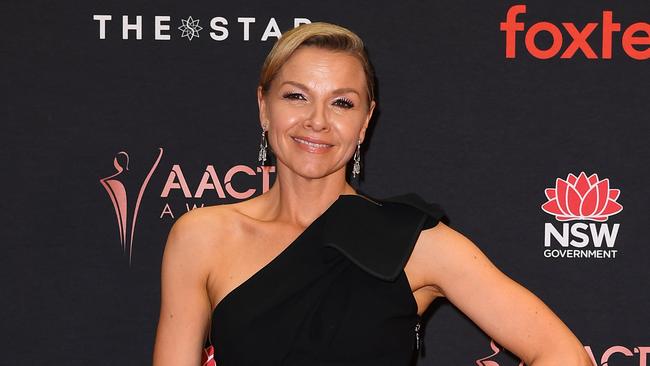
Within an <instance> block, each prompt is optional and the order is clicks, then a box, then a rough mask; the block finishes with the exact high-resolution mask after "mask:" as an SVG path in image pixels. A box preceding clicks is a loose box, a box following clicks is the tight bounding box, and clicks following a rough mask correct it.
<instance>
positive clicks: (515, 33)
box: [499, 4, 650, 60]
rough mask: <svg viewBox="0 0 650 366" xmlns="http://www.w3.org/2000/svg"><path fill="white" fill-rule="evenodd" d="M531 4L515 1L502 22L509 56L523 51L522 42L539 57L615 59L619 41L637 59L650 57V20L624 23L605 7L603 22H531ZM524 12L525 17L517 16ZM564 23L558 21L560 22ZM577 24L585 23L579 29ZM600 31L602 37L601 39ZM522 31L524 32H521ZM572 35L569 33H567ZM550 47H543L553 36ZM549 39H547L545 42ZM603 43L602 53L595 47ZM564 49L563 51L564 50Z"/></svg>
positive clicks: (628, 53)
mask: <svg viewBox="0 0 650 366" xmlns="http://www.w3.org/2000/svg"><path fill="white" fill-rule="evenodd" d="M526 11H527V7H526V5H525V4H518V5H512V6H511V7H510V8H509V9H508V11H507V13H506V19H505V21H503V22H501V23H500V24H499V25H500V27H499V29H500V30H501V31H503V32H505V46H506V47H505V53H506V55H505V56H506V58H517V57H518V56H520V55H521V53H522V52H521V50H519V52H518V46H522V45H521V40H522V37H523V41H524V42H523V43H524V44H523V46H525V47H523V48H524V49H525V51H526V52H528V54H530V55H531V56H533V57H535V58H537V59H542V60H545V59H550V58H553V57H556V56H558V55H559V58H561V59H570V58H573V57H575V56H576V55H581V56H578V57H585V58H587V59H592V60H593V59H598V58H601V59H611V58H612V57H613V56H612V45H613V44H619V43H620V45H621V47H622V48H623V51H624V53H625V55H627V56H628V57H630V58H632V59H634V60H648V59H650V24H648V23H646V22H636V23H632V24H630V25H621V23H618V22H616V21H615V20H614V11H612V10H604V11H603V12H602V18H601V19H600V22H586V23H585V20H582V19H580V20H578V21H577V22H567V21H566V19H560V20H558V21H555V22H547V21H542V22H537V23H534V24H530V25H529V24H528V23H527V22H526V20H525V18H524V17H525V14H526ZM518 16H521V18H520V19H522V20H521V21H518V20H517V17H518ZM558 23H559V24H561V25H557V24H558ZM576 24H584V26H583V27H582V29H579V28H578V26H576ZM597 33H600V36H601V38H600V39H597V37H598V34H597ZM519 34H521V36H520V35H519ZM566 36H568V37H566ZM549 37H550V45H549V46H548V47H544V46H545V44H543V46H541V47H540V43H541V42H539V41H540V39H541V40H542V41H544V40H546V39H549ZM544 43H547V42H544ZM594 46H596V47H595V48H596V50H598V49H599V47H600V54H597V53H596V51H594ZM560 51H562V52H561V53H560Z"/></svg>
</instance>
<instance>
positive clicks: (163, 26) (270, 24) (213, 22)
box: [93, 14, 311, 41]
mask: <svg viewBox="0 0 650 366" xmlns="http://www.w3.org/2000/svg"><path fill="white" fill-rule="evenodd" d="M93 20H94V21H96V22H97V26H98V32H97V35H98V37H99V39H106V38H107V36H106V30H107V29H110V28H111V27H114V26H115V25H114V24H113V22H114V21H113V16H112V15H110V14H94V15H93ZM145 20H148V19H145ZM145 20H143V18H142V15H136V16H133V17H129V16H128V15H122V16H121V23H122V24H121V27H120V30H121V31H122V32H121V33H122V39H124V40H128V39H136V40H141V39H142V32H143V29H145V30H147V32H150V30H152V32H151V33H150V34H151V35H152V36H153V39H154V40H156V41H169V40H171V39H172V35H173V34H178V35H180V38H185V39H187V40H188V41H192V40H193V39H197V38H199V39H200V38H205V37H201V31H202V30H203V28H205V27H206V26H207V27H209V28H210V30H209V31H208V36H209V37H210V38H209V39H211V40H213V41H223V40H226V39H228V37H229V36H230V34H231V33H233V32H241V39H242V40H243V41H249V40H250V39H251V30H253V31H257V32H259V30H258V29H260V30H261V28H260V27H261V26H259V25H257V24H256V23H257V19H256V18H255V17H238V18H237V19H236V21H233V20H232V19H231V20H230V21H229V20H228V19H227V18H224V17H212V18H211V19H209V20H208V21H207V24H204V23H201V19H199V18H194V17H192V16H188V17H187V18H186V19H180V21H176V20H174V21H172V17H171V16H169V15H156V16H154V17H153V21H151V20H148V21H146V22H145ZM232 23H235V24H232ZM264 23H265V25H264V26H263V27H264V28H263V29H264V32H262V35H261V36H260V38H259V40H260V41H267V40H268V39H269V38H272V37H273V38H274V39H278V38H280V36H281V35H282V32H281V31H280V27H279V26H278V22H277V21H276V20H275V18H270V19H269V20H268V21H265V22H264ZM292 23H293V26H294V28H295V27H297V26H299V25H301V24H308V23H311V21H310V20H309V19H307V18H293V22H292ZM201 24H203V25H201ZM173 28H175V32H174V33H171V29H173ZM204 32H205V31H204Z"/></svg>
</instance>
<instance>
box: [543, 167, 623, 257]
mask: <svg viewBox="0 0 650 366" xmlns="http://www.w3.org/2000/svg"><path fill="white" fill-rule="evenodd" d="M544 193H545V194H546V198H547V199H548V201H547V202H546V203H544V204H543V205H542V207H541V208H542V210H544V212H546V213H548V214H551V215H553V216H554V217H555V219H556V220H557V221H559V222H560V225H557V224H554V223H551V222H547V223H545V224H544V247H545V249H544V256H545V257H547V258H616V253H617V250H616V249H614V244H615V242H616V236H617V235H618V229H619V227H620V224H618V223H615V224H609V223H608V221H609V218H610V217H611V216H613V215H615V214H617V213H619V212H621V211H622V210H623V206H621V204H620V203H618V202H617V200H618V198H619V196H620V194H621V191H620V190H618V189H613V188H610V187H609V179H608V178H605V179H599V178H598V175H597V174H592V175H590V176H589V177H587V174H585V172H581V173H580V174H579V175H578V176H577V177H576V176H575V175H573V174H569V175H568V176H567V178H566V179H561V178H557V179H556V180H555V187H554V188H547V189H546V190H545V191H544ZM576 221H577V222H576ZM603 244H604V246H603ZM558 245H559V247H560V248H556V249H551V248H552V247H555V246H558Z"/></svg>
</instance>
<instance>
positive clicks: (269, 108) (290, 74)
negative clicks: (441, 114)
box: [153, 23, 591, 366]
mask: <svg viewBox="0 0 650 366" xmlns="http://www.w3.org/2000/svg"><path fill="white" fill-rule="evenodd" d="M374 89H375V88H374V75H373V72H372V68H371V66H370V62H369V60H368V57H367V54H366V52H365V50H364V46H363V43H362V41H361V39H360V38H359V37H358V36H357V35H356V34H354V33H352V32H351V31H349V30H347V29H345V28H342V27H339V26H336V25H333V24H327V23H312V24H306V25H301V26H300V27H298V28H295V29H293V30H290V31H288V32H286V33H285V34H284V35H283V36H282V38H281V39H279V40H278V41H277V43H276V44H275V46H274V47H273V49H272V50H271V52H270V53H269V55H268V57H267V58H266V61H265V62H264V65H263V68H262V72H261V77H260V83H259V87H258V89H257V99H258V106H259V118H260V126H261V129H262V139H263V142H262V144H261V150H260V158H261V159H265V155H266V152H267V151H266V149H270V150H272V151H273V153H274V154H275V156H276V159H277V162H276V174H277V175H276V180H275V182H274V184H273V186H272V187H271V188H270V189H269V190H268V191H267V192H265V193H264V194H262V195H260V196H257V197H254V198H252V199H249V200H246V201H243V202H239V203H234V204H226V205H219V206H213V207H205V208H200V209H196V210H193V211H191V212H189V213H187V214H185V215H183V216H182V217H180V218H179V219H178V220H177V221H176V223H175V224H174V225H173V227H172V229H171V232H170V233H169V237H168V240H167V244H166V248H165V253H164V257H163V263H162V300H161V308H160V319H159V323H158V329H157V334H156V342H155V348H154V355H153V358H154V365H155V366H196V365H199V364H200V359H201V351H202V349H203V347H204V345H205V342H206V338H207V339H208V341H209V343H210V344H213V345H214V347H215V354H214V360H215V361H216V364H217V365H219V366H231V365H235V366H248V365H251V366H252V365H264V366H270V365H287V366H293V365H295V366H298V365H300V366H304V365H339V366H344V365H349V366H352V365H354V366H359V365H369V366H370V365H372V366H380V365H393V366H396V365H404V366H406V365H409V364H410V363H411V362H412V360H413V358H414V357H415V351H416V350H417V348H418V347H419V345H420V343H421V334H420V332H419V328H420V326H421V324H420V316H421V315H422V313H423V312H424V311H425V310H426V309H427V307H428V306H429V305H430V304H431V302H432V301H433V300H435V299H436V298H438V297H446V298H448V299H449V301H451V302H452V303H453V304H454V305H455V306H457V307H458V309H460V310H461V311H462V312H463V313H465V314H466V315H467V316H468V317H469V318H470V319H472V320H473V321H474V322H475V323H476V324H477V325H478V326H479V327H480V328H481V329H483V330H484V331H485V332H486V333H487V334H488V335H489V336H490V337H492V338H493V339H494V340H496V341H497V342H498V343H500V344H501V345H503V346H504V347H506V348H508V349H509V350H511V351H512V352H514V353H515V354H516V355H517V356H519V357H520V358H521V359H522V360H523V361H524V362H525V363H526V364H527V365H529V366H543V365H548V366H558V365H562V366H569V365H575V366H587V365H591V363H590V361H589V358H588V356H587V354H586V352H585V350H584V348H583V347H582V345H581V344H580V342H579V341H578V339H576V337H575V336H574V335H573V333H572V332H571V331H570V330H569V329H568V328H567V327H566V326H565V325H564V323H563V322H562V321H561V320H560V319H558V317H557V316H555V315H554V313H553V312H552V311H551V310H550V309H549V308H548V307H547V306H545V305H544V303H542V301H541V300H540V299H539V298H537V297H536V296H535V295H533V294H532V293H531V292H529V291H528V290H526V289H525V288H523V287H522V286H520V285H519V284H517V283H516V282H514V281H513V280H511V279H510V278H508V277H507V276H505V275H504V274H503V273H502V272H500V271H499V270H498V269H497V268H495V266H494V265H493V264H492V263H491V262H490V261H489V260H488V258H486V256H485V255H484V254H483V253H482V252H481V251H480V250H479V249H478V248H477V247H476V245H474V244H473V243H472V242H471V241H470V240H468V239H467V238H466V237H464V236H463V235H462V234H460V233H459V232H457V231H455V230H453V229H451V228H450V227H449V226H447V225H445V224H444V223H443V222H442V221H441V219H443V218H444V212H443V211H442V209H441V208H440V207H439V206H438V205H436V204H434V203H429V202H426V201H424V200H423V199H421V198H420V196H418V195H417V194H416V193H404V194H401V195H399V196H393V197H391V198H385V199H377V198H374V197H370V196H369V195H367V194H363V193H361V192H358V191H356V190H355V189H354V188H353V187H352V186H351V185H350V184H349V183H348V181H347V179H346V167H347V166H348V163H350V165H352V166H353V167H352V171H353V174H354V175H356V174H358V172H359V170H360V161H359V160H360V154H359V150H360V147H361V144H363V143H364V140H365V133H366V130H367V128H368V124H369V123H370V120H371V117H372V114H373V111H374V109H375V106H376V101H375V94H374ZM395 149H399V144H395Z"/></svg>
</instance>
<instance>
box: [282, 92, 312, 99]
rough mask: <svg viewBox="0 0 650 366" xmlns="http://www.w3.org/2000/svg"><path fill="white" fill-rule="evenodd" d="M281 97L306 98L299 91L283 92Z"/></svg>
mask: <svg viewBox="0 0 650 366" xmlns="http://www.w3.org/2000/svg"><path fill="white" fill-rule="evenodd" d="M282 97H283V98H284V99H295V100H306V99H305V96H304V95H302V94H300V93H285V94H284V95H282Z"/></svg>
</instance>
